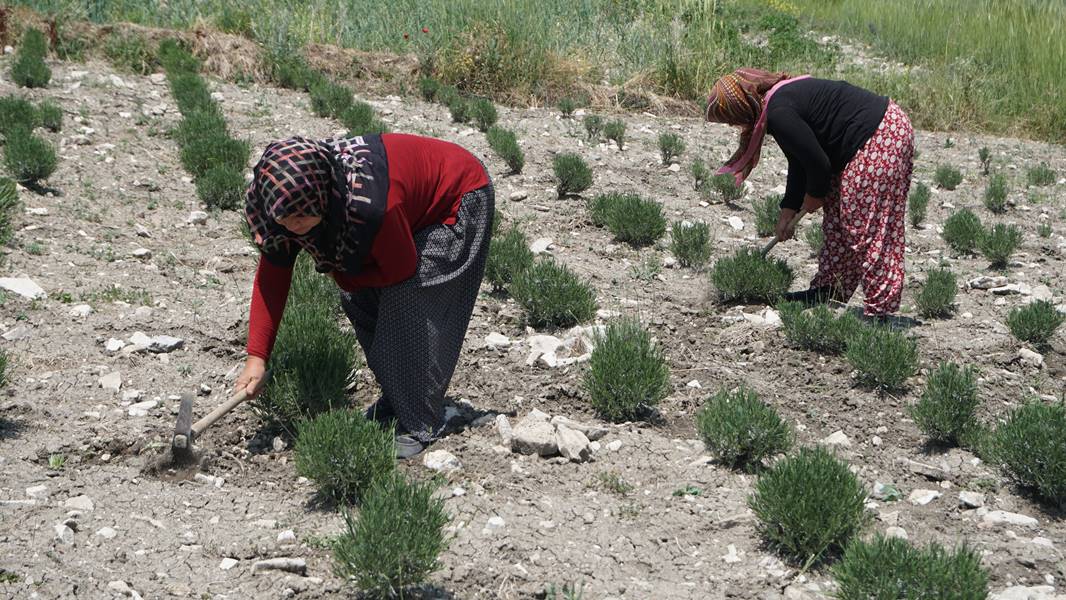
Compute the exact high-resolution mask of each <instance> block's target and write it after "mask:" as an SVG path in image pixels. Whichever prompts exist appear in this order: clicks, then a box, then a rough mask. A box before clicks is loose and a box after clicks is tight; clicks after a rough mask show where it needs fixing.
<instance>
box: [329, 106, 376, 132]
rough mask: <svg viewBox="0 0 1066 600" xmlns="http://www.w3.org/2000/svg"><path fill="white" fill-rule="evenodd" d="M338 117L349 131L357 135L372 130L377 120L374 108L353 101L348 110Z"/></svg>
mask: <svg viewBox="0 0 1066 600" xmlns="http://www.w3.org/2000/svg"><path fill="white" fill-rule="evenodd" d="M331 116H332V115H331ZM336 117H337V118H338V119H339V120H340V122H341V123H343V124H344V126H345V127H347V128H348V131H350V132H353V133H357V134H358V133H363V132H366V131H367V130H369V129H370V128H372V127H373V125H374V121H375V120H376V119H377V117H376V116H375V115H374V107H373V106H370V105H369V104H367V103H366V102H362V101H360V100H352V102H351V103H350V104H349V105H348V108H346V109H344V112H342V113H340V114H339V115H336Z"/></svg>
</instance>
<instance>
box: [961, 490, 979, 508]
mask: <svg viewBox="0 0 1066 600" xmlns="http://www.w3.org/2000/svg"><path fill="white" fill-rule="evenodd" d="M984 505H985V495H984V494H982V493H981V492H970V491H963V492H959V506H961V507H963V508H981V507H982V506H984Z"/></svg>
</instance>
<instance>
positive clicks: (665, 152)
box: [659, 133, 685, 165]
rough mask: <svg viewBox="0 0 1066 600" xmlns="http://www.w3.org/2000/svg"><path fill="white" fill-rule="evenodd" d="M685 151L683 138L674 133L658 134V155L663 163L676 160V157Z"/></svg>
mask: <svg viewBox="0 0 1066 600" xmlns="http://www.w3.org/2000/svg"><path fill="white" fill-rule="evenodd" d="M684 152H685V140H683V139H681V136H679V135H677V134H676V133H662V134H659V156H661V157H662V159H663V164H664V165H669V164H670V163H672V162H676V159H677V158H679V157H680V156H681V154H682V153H684Z"/></svg>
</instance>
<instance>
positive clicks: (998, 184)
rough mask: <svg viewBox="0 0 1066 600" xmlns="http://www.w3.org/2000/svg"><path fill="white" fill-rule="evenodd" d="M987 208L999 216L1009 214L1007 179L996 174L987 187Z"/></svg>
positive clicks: (1000, 174)
mask: <svg viewBox="0 0 1066 600" xmlns="http://www.w3.org/2000/svg"><path fill="white" fill-rule="evenodd" d="M985 208H987V209H988V210H989V211H991V212H993V213H995V214H997V215H999V214H1003V213H1005V212H1007V177H1006V176H1005V175H1003V174H1002V173H996V174H995V175H993V176H992V177H991V178H990V179H989V180H988V186H987V187H985Z"/></svg>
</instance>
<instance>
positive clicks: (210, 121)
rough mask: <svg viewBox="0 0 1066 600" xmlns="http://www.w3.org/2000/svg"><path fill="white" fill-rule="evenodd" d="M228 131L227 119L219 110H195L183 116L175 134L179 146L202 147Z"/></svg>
mask: <svg viewBox="0 0 1066 600" xmlns="http://www.w3.org/2000/svg"><path fill="white" fill-rule="evenodd" d="M224 131H226V119H225V118H224V117H223V116H222V114H221V113H219V112H218V111H217V110H194V111H192V112H189V113H186V114H184V115H182V119H181V121H180V122H179V123H178V127H177V129H176V130H175V132H174V139H175V141H177V142H178V145H179V146H182V147H184V146H197V147H198V146H200V145H201V144H204V143H208V141H209V140H212V139H214V138H217V137H218V136H219V133H220V132H224Z"/></svg>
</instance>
